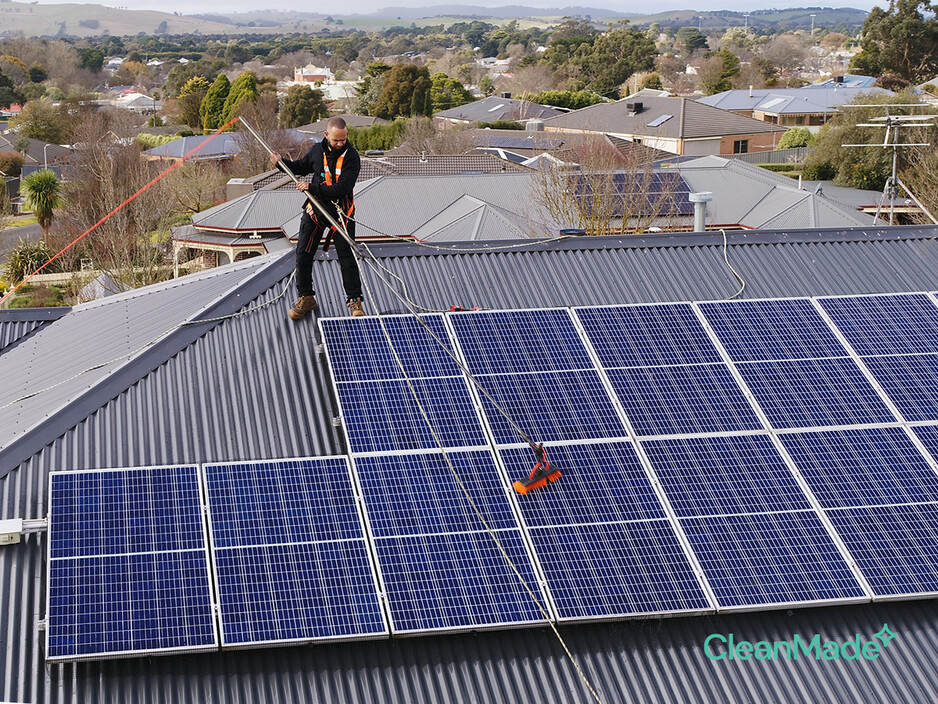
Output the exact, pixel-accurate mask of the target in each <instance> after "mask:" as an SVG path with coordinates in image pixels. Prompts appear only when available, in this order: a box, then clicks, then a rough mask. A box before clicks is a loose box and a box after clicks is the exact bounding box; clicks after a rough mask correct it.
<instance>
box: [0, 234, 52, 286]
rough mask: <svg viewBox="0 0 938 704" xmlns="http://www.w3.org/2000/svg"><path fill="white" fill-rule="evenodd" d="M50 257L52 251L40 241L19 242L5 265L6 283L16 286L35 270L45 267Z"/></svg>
mask: <svg viewBox="0 0 938 704" xmlns="http://www.w3.org/2000/svg"><path fill="white" fill-rule="evenodd" d="M52 255H53V252H52V250H51V249H50V247H49V246H48V245H47V244H46V243H45V242H43V241H42V240H39V241H38V242H27V241H25V240H20V242H19V244H18V245H16V246H15V247H14V248H13V249H12V251H11V252H10V258H9V259H8V260H7V263H6V267H5V270H6V279H7V282H8V283H10V284H13V285H16V284H18V283H19V282H20V281H22V280H23V279H25V278H26V277H27V276H29V275H30V274H32V273H33V272H35V271H36V270H37V269H39V268H40V267H42V266H45V265H46V264H47V263H48V262H49V260H50V259H52Z"/></svg>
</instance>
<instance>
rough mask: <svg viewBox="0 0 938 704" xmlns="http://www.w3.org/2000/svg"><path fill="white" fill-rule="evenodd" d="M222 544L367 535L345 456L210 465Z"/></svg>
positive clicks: (215, 527) (216, 535) (216, 532)
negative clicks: (364, 533)
mask: <svg viewBox="0 0 938 704" xmlns="http://www.w3.org/2000/svg"><path fill="white" fill-rule="evenodd" d="M205 483H206V486H207V488H208V503H209V507H210V509H211V512H212V544H213V546H214V547H215V548H216V549H217V548H228V547H233V546H246V545H269V544H272V543H285V542H286V543H303V542H312V541H317V540H320V541H321V540H348V539H355V538H359V539H360V538H361V537H362V525H361V518H360V516H359V514H358V509H357V507H356V504H355V495H354V493H353V490H352V482H351V480H350V478H349V468H348V460H346V459H345V458H344V457H321V458H315V459H305V460H303V459H298V460H277V461H273V462H236V463H231V464H209V465H206V466H205Z"/></svg>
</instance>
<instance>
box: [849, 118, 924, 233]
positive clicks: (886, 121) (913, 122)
mask: <svg viewBox="0 0 938 704" xmlns="http://www.w3.org/2000/svg"><path fill="white" fill-rule="evenodd" d="M842 107H845V108H886V114H885V115H883V116H882V117H874V118H871V120H870V122H863V123H859V124H857V127H877V128H883V127H885V128H886V133H885V135H884V137H883V142H882V144H879V143H874V144H841V145H840V146H842V147H867V148H869V147H882V148H883V149H888V148H889V147H892V175H891V176H889V178H887V179H886V185H885V186H883V195H882V196H881V197H880V199H879V205H877V206H876V215H874V216H873V225H876V223H877V221H878V220H879V214H880V213H881V212H882V210H883V204H884V203H885V201H886V197H887V196H888V197H889V224H890V225H892V224H893V223H894V222H895V214H896V197H897V196H898V195H899V188H902V190H903V191H905V192H906V194H908V196H909V198H911V199H912V201H913V202H914V203H915V204H916V205H917V206H918V207H919V209H920V210H921V211H922V212H923V213H925V214H926V215H927V216H928V217H929V219H930V220H931V221H932V222H933V223H934V224H936V225H938V220H936V219H935V216H934V215H932V214H931V213H930V212H929V211H928V208H926V207H925V206H924V205H922V203H921V201H919V199H918V198H916V197H915V194H914V193H912V191H911V190H909V187H908V186H906V185H905V184H904V183H902V180H901V179H900V178H899V177H898V176H897V175H896V163H897V161H898V156H899V148H900V147H928V146H931V143H930V142H918V143H916V142H900V141H899V128H900V127H935V123H934V122H931V121H932V120H934V119H935V117H938V116H936V115H890V114H889V108H917V107H927V106H924V105H922V104H921V103H903V104H892V105H889V104H885V105H883V104H881V105H844V106H842ZM890 137H892V138H893V139H892V141H890V140H889V138H890Z"/></svg>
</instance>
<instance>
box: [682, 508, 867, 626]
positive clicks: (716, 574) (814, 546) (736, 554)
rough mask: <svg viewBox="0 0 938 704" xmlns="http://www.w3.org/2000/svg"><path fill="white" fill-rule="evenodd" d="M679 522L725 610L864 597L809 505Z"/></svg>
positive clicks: (860, 598) (855, 599) (853, 599)
mask: <svg viewBox="0 0 938 704" xmlns="http://www.w3.org/2000/svg"><path fill="white" fill-rule="evenodd" d="M681 527H682V528H683V529H684V531H685V533H686V534H687V538H688V540H689V541H690V544H691V547H692V548H693V550H694V553H695V554H696V556H697V558H698V559H699V560H700V563H701V565H702V566H703V569H704V572H705V574H706V575H707V580H708V582H709V583H710V586H711V588H712V589H713V591H714V593H715V594H716V597H717V601H718V602H719V604H720V607H721V608H722V609H723V610H728V609H733V608H738V609H745V608H753V607H755V608H758V607H768V606H773V607H776V608H778V607H784V606H790V605H797V604H804V605H807V604H810V603H817V602H833V601H840V602H861V601H867V598H866V596H865V595H864V592H863V590H862V588H861V587H860V585H859V583H858V582H857V580H856V578H855V577H854V576H853V574H852V572H851V571H850V568H849V566H848V565H847V562H846V561H845V560H844V558H843V556H842V555H841V554H840V552H839V551H838V550H837V548H836V546H835V545H834V543H833V541H832V540H831V537H830V535H829V534H828V533H827V531H826V529H825V528H824V526H823V524H822V523H821V520H820V519H819V518H818V516H817V514H815V513H814V512H812V511H792V512H785V513H761V514H752V513H749V514H739V515H734V516H709V517H705V518H685V519H682V520H681Z"/></svg>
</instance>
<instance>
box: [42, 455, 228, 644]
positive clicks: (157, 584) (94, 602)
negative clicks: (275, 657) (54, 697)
mask: <svg viewBox="0 0 938 704" xmlns="http://www.w3.org/2000/svg"><path fill="white" fill-rule="evenodd" d="M48 558H49V569H48V584H47V589H46V594H47V598H48V604H47V609H46V613H47V626H46V658H47V659H49V660H83V659H94V658H103V657H116V656H122V655H143V654H155V653H176V652H182V651H203V650H213V649H215V648H216V647H217V635H216V632H215V620H214V615H213V602H212V595H211V586H210V581H209V570H208V548H207V543H206V539H205V529H204V525H203V520H202V501H201V493H200V490H199V473H198V467H197V466H195V465H183V466H173V467H146V468H135V469H121V470H89V471H82V472H53V473H52V474H50V479H49V555H48Z"/></svg>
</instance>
